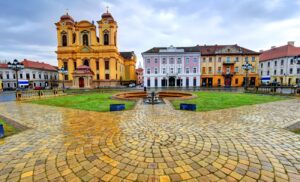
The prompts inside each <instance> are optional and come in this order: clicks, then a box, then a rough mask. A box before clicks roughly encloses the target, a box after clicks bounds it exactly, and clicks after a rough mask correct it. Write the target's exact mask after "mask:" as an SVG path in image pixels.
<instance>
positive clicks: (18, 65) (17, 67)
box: [7, 59, 24, 90]
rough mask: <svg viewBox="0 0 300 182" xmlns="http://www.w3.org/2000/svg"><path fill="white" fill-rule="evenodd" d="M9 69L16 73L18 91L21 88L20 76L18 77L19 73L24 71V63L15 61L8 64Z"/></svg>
mask: <svg viewBox="0 0 300 182" xmlns="http://www.w3.org/2000/svg"><path fill="white" fill-rule="evenodd" d="M7 67H8V68H9V69H11V70H14V71H15V72H16V79H17V90H18V88H19V75H18V72H19V71H20V70H22V69H24V65H23V63H20V62H19V61H18V60H16V59H15V60H14V61H13V62H12V63H11V62H8V63H7Z"/></svg>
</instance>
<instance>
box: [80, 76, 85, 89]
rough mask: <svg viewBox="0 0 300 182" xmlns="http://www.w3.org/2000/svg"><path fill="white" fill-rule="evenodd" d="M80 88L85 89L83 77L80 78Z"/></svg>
mask: <svg viewBox="0 0 300 182" xmlns="http://www.w3.org/2000/svg"><path fill="white" fill-rule="evenodd" d="M79 88H84V78H83V77H80V78H79Z"/></svg>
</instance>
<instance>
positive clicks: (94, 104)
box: [30, 93, 135, 111]
mask: <svg viewBox="0 0 300 182" xmlns="http://www.w3.org/2000/svg"><path fill="white" fill-rule="evenodd" d="M112 95H113V93H87V94H78V95H67V96H61V97H55V98H49V99H42V100H34V101H30V103H34V104H42V105H49V106H58V107H67V108H73V109H81V110H87V111H109V105H110V104H121V103H122V104H125V108H126V109H132V108H133V107H134V105H135V102H134V101H119V100H113V99H111V98H110V97H111V96H112Z"/></svg>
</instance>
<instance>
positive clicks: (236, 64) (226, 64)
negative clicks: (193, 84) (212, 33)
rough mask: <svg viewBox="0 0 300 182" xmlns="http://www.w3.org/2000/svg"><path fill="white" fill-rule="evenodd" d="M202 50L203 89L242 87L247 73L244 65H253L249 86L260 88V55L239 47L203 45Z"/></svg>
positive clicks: (249, 74) (250, 71)
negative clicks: (243, 67)
mask: <svg viewBox="0 0 300 182" xmlns="http://www.w3.org/2000/svg"><path fill="white" fill-rule="evenodd" d="M200 50H201V69H202V71H201V86H202V87H241V86H243V85H244V83H245V76H246V73H245V71H244V70H243V69H242V65H243V64H245V63H246V62H248V63H250V64H251V65H252V69H251V70H249V72H248V84H249V85H250V86H258V85H259V84H260V80H259V75H258V64H259V53H258V52H255V51H252V50H249V49H246V48H244V47H241V46H239V45H236V44H235V45H203V46H200Z"/></svg>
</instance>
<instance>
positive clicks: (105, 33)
mask: <svg viewBox="0 0 300 182" xmlns="http://www.w3.org/2000/svg"><path fill="white" fill-rule="evenodd" d="M104 45H109V32H104Z"/></svg>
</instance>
